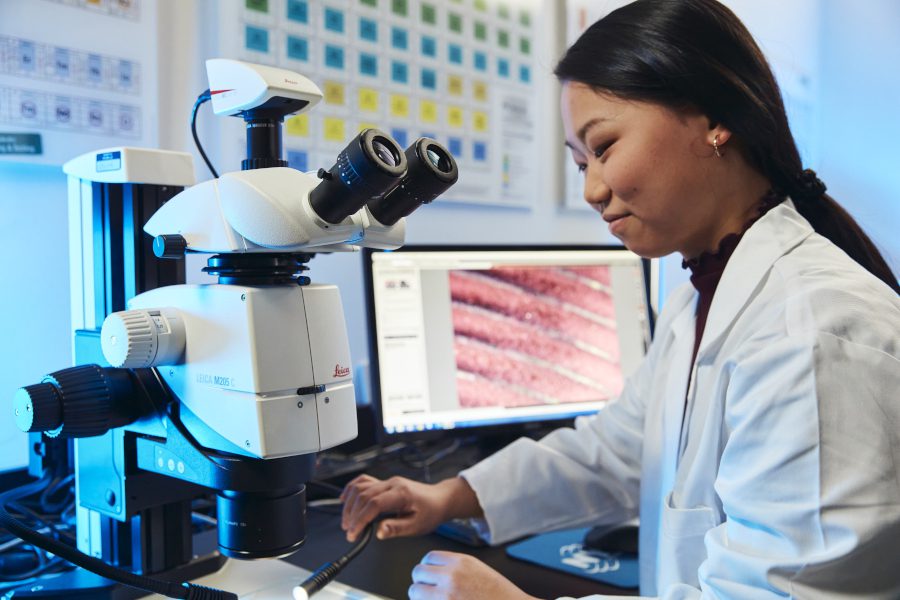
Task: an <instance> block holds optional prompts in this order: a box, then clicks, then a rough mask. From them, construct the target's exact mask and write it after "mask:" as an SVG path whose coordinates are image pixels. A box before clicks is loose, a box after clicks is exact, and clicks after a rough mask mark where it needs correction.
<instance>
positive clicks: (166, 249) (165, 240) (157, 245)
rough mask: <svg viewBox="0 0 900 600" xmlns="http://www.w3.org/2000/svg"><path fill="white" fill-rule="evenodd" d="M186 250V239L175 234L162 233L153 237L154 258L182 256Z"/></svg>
mask: <svg viewBox="0 0 900 600" xmlns="http://www.w3.org/2000/svg"><path fill="white" fill-rule="evenodd" d="M186 251H187V240H186V239H184V236H181V235H178V234H177V233H176V234H163V235H158V236H156V237H155V238H153V254H155V255H156V258H182V257H184V253H185V252H186Z"/></svg>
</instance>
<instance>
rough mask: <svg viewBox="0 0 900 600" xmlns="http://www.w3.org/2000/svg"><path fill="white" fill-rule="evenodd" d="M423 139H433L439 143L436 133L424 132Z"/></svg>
mask: <svg viewBox="0 0 900 600" xmlns="http://www.w3.org/2000/svg"><path fill="white" fill-rule="evenodd" d="M422 137H427V138H431V139H433V140H435V141H437V134H436V133H434V132H433V131H423V132H422Z"/></svg>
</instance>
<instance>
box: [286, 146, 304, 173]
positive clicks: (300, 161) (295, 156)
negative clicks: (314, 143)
mask: <svg viewBox="0 0 900 600" xmlns="http://www.w3.org/2000/svg"><path fill="white" fill-rule="evenodd" d="M287 161H288V166H289V167H290V168H292V169H297V170H298V171H307V170H309V155H308V154H307V153H306V152H302V151H300V150H288V151H287Z"/></svg>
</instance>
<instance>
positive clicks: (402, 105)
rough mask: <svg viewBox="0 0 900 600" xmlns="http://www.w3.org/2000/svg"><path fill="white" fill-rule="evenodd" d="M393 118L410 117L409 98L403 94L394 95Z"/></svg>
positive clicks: (392, 100) (392, 101) (392, 96)
mask: <svg viewBox="0 0 900 600" xmlns="http://www.w3.org/2000/svg"><path fill="white" fill-rule="evenodd" d="M391 116H392V117H397V118H400V119H405V118H407V117H409V98H407V97H406V96H404V95H402V94H392V95H391Z"/></svg>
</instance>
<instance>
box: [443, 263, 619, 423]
mask: <svg viewBox="0 0 900 600" xmlns="http://www.w3.org/2000/svg"><path fill="white" fill-rule="evenodd" d="M449 277H450V292H451V298H452V313H453V339H454V351H455V355H456V369H457V375H456V380H457V388H458V389H457V392H458V394H459V401H460V407H461V408H472V407H482V406H494V407H498V406H499V407H517V406H534V405H546V404H561V403H569V402H595V401H597V400H604V399H610V398H614V397H615V396H617V395H618V394H619V392H620V391H621V389H622V383H623V382H622V370H621V366H620V364H619V346H618V338H617V335H616V320H615V310H614V306H613V300H612V289H611V284H610V272H609V267H605V266H604V267H577V266H573V267H497V268H492V269H486V270H455V271H450V273H449Z"/></svg>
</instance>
